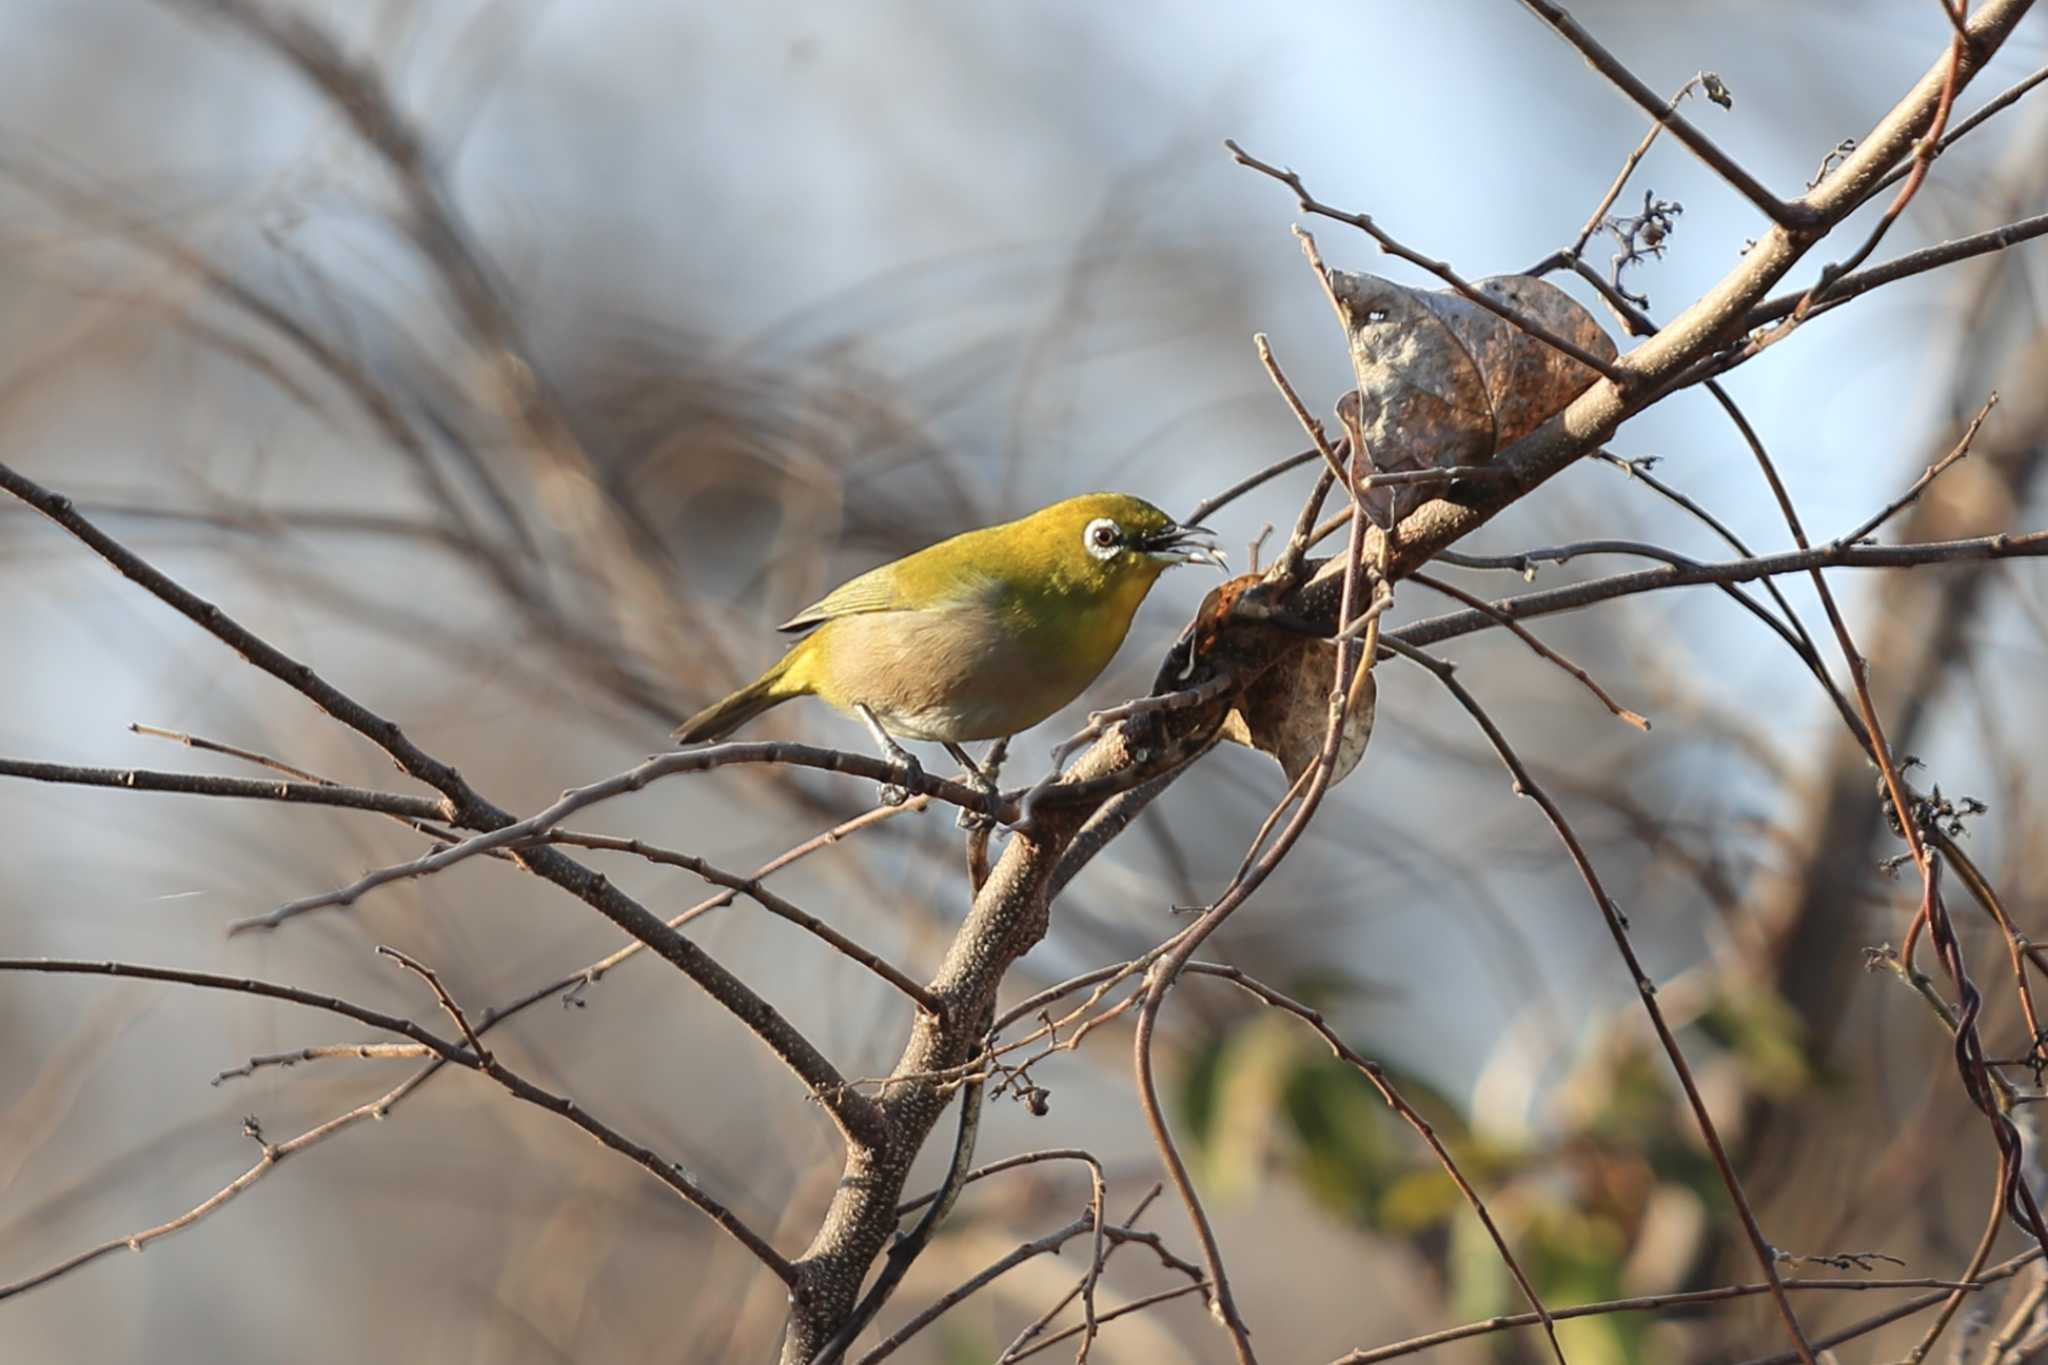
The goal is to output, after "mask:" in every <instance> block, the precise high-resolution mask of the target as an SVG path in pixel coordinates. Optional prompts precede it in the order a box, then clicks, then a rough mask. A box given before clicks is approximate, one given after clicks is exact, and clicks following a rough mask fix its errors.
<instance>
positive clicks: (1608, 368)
mask: <svg viewBox="0 0 2048 1365" xmlns="http://www.w3.org/2000/svg"><path fill="white" fill-rule="evenodd" d="M1223 145H1224V147H1225V148H1227V149H1228V150H1229V152H1230V155H1231V158H1232V159H1233V160H1235V161H1236V162H1237V164H1238V165H1240V166H1247V167H1249V168H1251V169H1252V170H1255V171H1257V172H1259V173H1260V174H1261V175H1267V176H1271V177H1272V178H1273V179H1275V180H1277V181H1279V182H1280V183H1281V184H1283V185H1285V186H1286V187H1287V188H1288V189H1290V190H1292V191H1293V192H1294V197H1295V200H1296V202H1297V203H1298V204H1299V205H1300V208H1301V211H1302V212H1303V213H1314V214H1318V215H1320V216H1322V217H1324V218H1331V219H1334V220H1336V221H1337V222H1340V223H1348V224H1349V225H1350V226H1352V227H1355V228H1357V229H1358V230H1359V231H1360V232H1363V233H1364V234H1365V235H1366V236H1368V237H1370V238H1372V239H1373V240H1374V241H1375V242H1378V243H1379V245H1380V249H1381V250H1382V251H1384V252H1386V253H1387V254H1388V255H1389V256H1398V257H1399V258H1400V259H1402V260H1404V261H1407V262H1408V263H1409V264H1411V265H1417V266H1420V267H1421V268H1422V269H1424V270H1427V271H1428V272H1429V273H1430V274H1432V275H1434V276H1436V277H1437V278H1438V279H1440V280H1442V281H1443V282H1444V283H1445V284H1448V285H1449V286H1450V287H1451V288H1453V289H1455V290H1457V291H1458V293H1459V294H1461V295H1462V296H1464V297H1465V298H1467V299H1470V300H1471V301H1472V302H1473V303H1476V304H1478V305H1479V306H1480V307H1481V308H1484V309H1485V310H1486V311H1487V312H1489V313H1492V314H1493V315H1494V316H1496V317H1498V318H1501V319H1503V320H1504V321H1506V322H1507V323H1508V324H1509V325H1511V326H1513V327H1514V328H1516V329H1517V330H1519V331H1521V332H1523V333H1524V334H1526V335H1528V336H1531V337H1534V338H1535V339H1536V340H1537V341H1540V342H1542V343H1543V344H1544V345H1546V346H1548V347H1550V348H1551V349H1552V350H1555V351H1559V352H1562V353H1563V354H1565V355H1568V356H1570V357H1571V358H1572V359H1573V360H1576V361H1578V362H1579V363H1580V364H1581V365H1584V366H1585V367H1586V368H1588V369H1590V370H1592V371H1593V372H1594V373H1595V374H1598V375H1604V376H1606V377H1607V378H1608V379H1611V380H1613V381H1614V382H1615V383H1617V384H1619V383H1624V382H1626V381H1627V379H1628V375H1627V373H1626V372H1625V371H1624V370H1622V369H1620V368H1618V367H1617V366H1616V365H1615V363H1614V362H1613V361H1611V360H1608V359H1607V358H1605V357H1604V356H1597V355H1595V354H1593V353H1592V352H1591V351H1589V350H1587V349H1586V348H1585V347H1583V346H1581V345H1579V344H1578V343H1577V342H1575V341H1573V340H1571V339H1570V338H1569V337H1563V336H1559V335H1558V334H1557V333H1556V332H1554V331H1552V330H1551V329H1550V328H1548V327H1546V326H1544V325H1543V324H1542V323H1540V322H1538V321H1537V320H1536V319H1534V318H1532V317H1529V316H1527V315H1525V314H1524V313H1522V312H1521V311H1520V310H1519V309H1516V308H1512V307H1509V306H1508V305H1507V304H1505V303H1502V302H1501V301H1500V300H1499V299H1497V298H1494V297H1493V296H1492V295H1490V294H1488V293H1487V292H1486V291H1484V290H1483V289H1480V288H1479V287H1478V286H1476V285H1474V284H1473V283H1472V282H1471V281H1470V280H1467V279H1466V278H1465V277H1464V276H1462V275H1460V274H1459V273H1458V272H1457V271H1455V270H1453V269H1452V268H1451V266H1450V263H1449V262H1448V261H1439V260H1435V259H1433V258H1431V257H1429V256H1425V255H1424V254H1422V253H1421V252H1419V251H1417V250H1415V249H1414V248H1413V247H1410V246H1405V245H1403V244H1402V243H1401V242H1399V241H1397V240H1395V238H1394V237H1392V236H1391V235H1389V234H1388V233H1387V232H1386V231H1384V230H1383V229H1382V228H1381V227H1380V226H1379V224H1377V223H1375V222H1374V221H1373V220H1372V215H1370V214H1365V213H1349V212H1346V211H1345V210H1343V209H1340V208H1334V207H1332V206H1331V205H1329V204H1325V203H1323V202H1322V201H1321V200H1319V199H1317V198H1316V197H1315V196H1314V195H1312V194H1310V193H1309V192H1308V190H1307V189H1306V188H1305V187H1304V186H1303V185H1302V183H1301V176H1300V175H1298V174H1296V173H1295V172H1293V171H1290V170H1286V169H1283V168H1282V167H1279V166H1275V165H1273V164H1272V163H1270V162H1266V161H1261V160H1259V159H1258V158H1257V157H1255V156H1253V155H1252V154H1251V153H1250V152H1247V151H1246V150H1245V149H1244V148H1242V147H1240V146H1238V145H1237V143H1236V142H1235V141H1232V140H1231V139H1229V138H1225V139H1224V142H1223Z"/></svg>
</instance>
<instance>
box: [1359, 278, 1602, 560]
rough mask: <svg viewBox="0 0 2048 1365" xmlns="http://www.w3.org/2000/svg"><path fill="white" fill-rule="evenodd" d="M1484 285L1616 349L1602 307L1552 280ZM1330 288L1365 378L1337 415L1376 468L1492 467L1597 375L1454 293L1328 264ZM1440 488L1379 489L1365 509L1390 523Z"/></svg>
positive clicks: (1586, 342)
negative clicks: (1595, 310) (1597, 309)
mask: <svg viewBox="0 0 2048 1365" xmlns="http://www.w3.org/2000/svg"><path fill="white" fill-rule="evenodd" d="M1475 287H1476V288H1477V289H1478V290H1480V291H1481V292H1482V293H1484V294H1486V295H1487V296H1488V297H1490V298H1493V299H1496V300H1498V301H1499V302H1500V303H1502V304H1504V305H1505V306H1507V307H1508V308H1510V309H1512V310H1514V311H1515V312H1516V313H1518V314H1520V315H1521V316H1524V317H1527V318H1529V319H1531V320H1533V321H1535V322H1538V323H1541V324H1542V325H1543V326H1544V327H1546V328H1548V329H1549V330H1550V331H1551V332H1553V333H1555V334H1557V335H1558V336H1561V337H1563V338H1565V339H1566V340H1568V341H1571V342H1572V343H1574V344H1576V345H1577V346H1579V347H1581V348H1582V349H1584V350H1586V351H1588V352H1590V353H1592V354H1594V355H1597V356H1600V357H1601V358H1603V359H1607V360H1612V359H1613V358H1614V357H1615V355H1616V351H1615V347H1614V342H1613V339H1612V338H1610V337H1609V336H1608V335H1607V333H1606V331H1605V330H1604V329H1602V328H1601V326H1600V324H1599V323H1598V322H1597V321H1595V320H1594V318H1593V315H1592V314H1591V313H1589V312H1587V311H1586V310H1585V308H1584V307H1582V306H1581V305H1580V304H1579V303H1578V301H1577V300H1575V299H1573V298H1572V297H1571V296H1570V295H1569V294H1566V293H1565V292H1564V291H1563V290H1561V289H1559V288H1558V287H1557V286H1555V285H1553V284H1550V283H1548V282H1547V281H1544V280H1539V279H1536V278H1534V277H1533V276H1528V275H1497V276H1494V277H1493V278H1491V279H1484V280H1480V281H1478V282H1477V284H1476V286H1475ZM1330 289H1331V294H1332V296H1333V297H1334V298H1335V300H1336V303H1337V309H1338V313H1339V315H1340V316H1341V317H1342V319H1343V322H1344V331H1345V334H1346V336H1347V337H1349V339H1350V343H1351V361H1352V366H1353V368H1354V370H1355V371H1356V373H1357V378H1358V388H1357V389H1356V390H1354V391H1353V392H1351V393H1347V394H1345V395H1344V397H1343V399H1342V400H1340V401H1339V403H1338V404H1337V412H1338V416H1339V418H1340V419H1341V420H1342V421H1343V423H1344V426H1345V429H1346V430H1348V431H1351V432H1354V433H1355V434H1356V435H1357V437H1358V438H1359V439H1360V441H1361V442H1362V444H1363V448H1364V455H1365V460H1366V462H1367V467H1368V468H1369V469H1370V470H1371V471H1372V472H1375V473H1392V472H1395V471H1399V470H1413V469H1432V468H1451V467H1454V466H1458V465H1479V464H1484V463H1486V462H1487V461H1488V460H1489V459H1491V458H1492V457H1493V455H1494V453H1495V452H1496V451H1498V450H1500V449H1501V448H1502V447H1504V446H1507V445H1510V444H1512V443H1513V442H1514V441H1516V440H1518V439H1520V438H1521V437H1523V436H1526V435H1527V434H1528V433H1529V432H1531V431H1533V430H1535V428H1536V427H1538V426H1540V425H1542V423H1543V422H1544V421H1545V420H1547V419H1548V418H1549V417H1551V416H1552V415H1553V414H1554V413H1556V412H1558V411H1560V410H1561V409H1562V408H1564V406H1565V405H1566V404H1568V403H1570V402H1571V401H1572V399H1574V398H1576V397H1578V396H1579V394H1581V393H1583V392H1584V391H1585V390H1586V388H1587V386H1588V385H1590V384H1591V383H1592V382H1593V381H1594V380H1595V379H1597V378H1599V376H1598V375H1597V374H1596V373H1595V372H1594V371H1593V370H1592V369H1591V368H1589V367H1588V366H1586V365H1585V364H1583V363H1581V362H1579V361H1577V360H1574V359H1572V358H1571V357H1570V356H1568V355H1566V354H1564V353H1563V352H1562V351H1559V350H1557V349H1556V348H1554V347H1552V346H1550V345H1548V344H1547V343H1545V342H1542V341H1538V340H1537V339H1536V338H1534V337H1532V336H1530V335H1529V334H1528V333H1527V332H1524V331H1522V330H1521V329H1520V328H1518V327H1516V326H1515V325H1514V324H1513V323H1511V322H1509V321H1508V320H1507V319H1506V318H1503V317H1501V316H1499V315H1498V314H1496V313H1492V312H1489V311H1488V310H1486V309H1484V308H1482V307H1480V306H1479V305H1478V304H1476V303H1474V302H1473V301H1472V300H1470V299H1468V298H1466V297H1465V296H1464V295H1462V294H1459V293H1456V292H1455V291H1451V290H1437V291H1428V290H1420V289H1410V288H1408V287H1406V286H1405V285H1399V284H1396V283H1394V282H1393V281H1392V280H1384V279H1381V278H1379V277H1378V276H1376V275H1351V274H1346V273H1344V272H1343V271H1331V272H1330ZM1434 494H1435V490H1433V489H1428V488H1421V487H1407V488H1387V489H1374V490H1372V491H1371V492H1370V493H1369V494H1368V495H1367V505H1368V506H1369V508H1370V509H1371V511H1372V512H1373V515H1374V517H1375V518H1376V519H1378V520H1381V521H1384V520H1386V519H1387V518H1388V517H1389V516H1399V515H1402V514H1404V513H1406V512H1407V510H1408V509H1409V508H1411V507H1414V506H1416V505H1418V504H1420V503H1421V502H1423V501H1426V500H1427V499H1428V498H1430V497H1432V496H1434Z"/></svg>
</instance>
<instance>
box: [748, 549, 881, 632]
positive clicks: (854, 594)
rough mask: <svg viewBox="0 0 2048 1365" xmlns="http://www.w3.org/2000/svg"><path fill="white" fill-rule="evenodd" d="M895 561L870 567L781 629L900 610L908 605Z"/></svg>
mask: <svg viewBox="0 0 2048 1365" xmlns="http://www.w3.org/2000/svg"><path fill="white" fill-rule="evenodd" d="M896 568H897V565H894V564H884V565H883V566H882V567H881V568H879V569H870V570H868V571H867V572H866V573H864V574H862V575H861V576H860V577H858V578H849V579H848V580H847V581H846V582H844V583H841V584H840V585H839V586H838V587H836V588H834V589H833V590H832V591H831V592H829V593H827V594H825V596H824V597H823V598H822V599H820V600H819V601H817V602H813V603H812V604H811V605H810V606H808V607H805V608H804V609H803V610H802V611H800V612H798V613H797V614H796V615H794V616H792V617H790V618H789V619H788V620H787V621H784V622H783V623H782V624H781V625H780V626H778V627H777V629H778V630H787V631H799V630H809V629H810V628H811V627H812V626H818V625H823V624H824V623H825V622H827V621H829V620H831V619H832V618H833V617H835V616H857V615H859V614H860V613H862V612H868V611H899V610H902V609H903V608H905V607H908V606H909V605H910V603H909V602H908V601H907V600H905V598H904V595H903V590H902V588H901V587H900V585H899V582H898V579H899V575H898V574H896V573H895V572H892V571H893V570H895V569H896Z"/></svg>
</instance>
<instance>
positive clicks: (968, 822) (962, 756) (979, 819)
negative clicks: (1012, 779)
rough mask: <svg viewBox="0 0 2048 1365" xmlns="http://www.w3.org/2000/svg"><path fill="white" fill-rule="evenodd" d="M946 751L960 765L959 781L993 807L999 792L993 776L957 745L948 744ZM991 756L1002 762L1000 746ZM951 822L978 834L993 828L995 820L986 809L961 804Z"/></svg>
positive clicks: (996, 761) (997, 761)
mask: <svg viewBox="0 0 2048 1365" xmlns="http://www.w3.org/2000/svg"><path fill="white" fill-rule="evenodd" d="M946 752H947V753H949V754H951V755H952V756H953V760H954V761H955V762H956V763H958V764H959V765H960V781H961V783H962V785H964V786H966V787H967V788H968V789H969V790H971V791H972V792H973V793H974V794H975V795H976V796H978V797H980V798H981V799H982V801H983V802H984V803H986V804H987V805H989V806H990V807H993V806H994V805H995V804H996V798H997V797H998V796H999V795H1000V794H1001V792H1000V789H999V788H998V787H997V786H996V782H995V778H993V777H991V776H990V775H989V774H988V773H987V772H986V771H984V770H983V768H982V767H981V765H980V764H978V763H976V762H975V761H974V759H973V757H972V756H971V755H970V754H969V753H968V752H967V751H966V750H965V749H963V748H961V747H960V746H959V745H957V744H948V745H947V746H946ZM991 757H992V758H993V759H994V761H995V763H997V764H1000V763H1001V762H1002V748H1001V747H1000V746H998V748H997V749H995V750H993V751H992V752H991ZM953 823H954V824H956V825H958V826H959V827H960V828H961V829H964V830H966V831H967V832H968V833H969V834H979V833H980V832H981V831H983V830H986V829H994V828H995V825H996V820H995V817H994V816H993V815H990V814H989V813H988V812H987V811H981V810H975V809H974V808H973V807H971V806H962V807H961V808H960V813H959V814H958V815H957V816H955V817H954V818H953Z"/></svg>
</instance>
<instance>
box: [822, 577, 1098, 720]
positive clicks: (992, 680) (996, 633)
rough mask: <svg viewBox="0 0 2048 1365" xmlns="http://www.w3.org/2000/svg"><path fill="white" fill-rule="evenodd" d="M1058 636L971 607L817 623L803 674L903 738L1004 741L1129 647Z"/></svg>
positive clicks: (831, 698)
mask: <svg viewBox="0 0 2048 1365" xmlns="http://www.w3.org/2000/svg"><path fill="white" fill-rule="evenodd" d="M1053 634H1054V632H1049V631H1046V630H1032V629H1026V630H1018V629H1017V628H1016V625H1015V623H1014V622H1010V623H1007V625H1006V623H1004V622H1003V621H1002V620H1001V619H1000V618H998V617H997V616H996V615H995V614H994V613H991V612H986V611H979V610H972V609H969V610H960V611H945V612H937V611H882V612H868V613H864V614H861V615H857V616H842V617H839V618H837V619H835V620H831V621H827V622H826V623H825V624H824V625H823V626H821V627H819V629H818V632H817V633H816V634H815V635H813V636H812V637H811V639H810V641H808V642H807V643H809V644H811V645H812V648H811V649H810V650H808V651H806V652H807V653H808V654H809V656H810V657H809V658H808V659H807V660H806V661H805V668H804V672H805V674H806V680H807V681H809V682H810V684H811V685H812V687H813V688H814V689H815V690H816V692H817V694H818V695H819V696H820V697H822V698H824V700H826V701H827V702H829V703H831V704H832V705H833V706H835V707H838V708H839V709H840V710H842V711H847V712H851V711H852V710H853V708H854V707H855V706H866V707H867V708H868V709H869V710H871V711H873V712H874V713H875V716H876V718H877V719H878V720H880V721H881V722H882V727H883V728H884V729H886V730H888V731H889V732H890V733H891V734H894V735H898V736H900V737H902V738H904V739H918V740H934V741H943V740H950V741H952V742H953V743H956V744H958V743H964V742H966V741H969V740H985V739H1000V738H1001V737H1003V736H1004V735H1014V734H1017V733H1018V732H1020V731H1023V730H1028V729H1030V728H1031V727H1032V726H1034V725H1036V724H1038V723H1039V722H1040V721H1042V720H1044V719H1045V718H1046V717H1047V716H1050V715H1051V714H1052V713H1053V712H1055V711H1057V710H1059V709H1060V708H1061V707H1062V706H1065V705H1066V704H1067V703H1068V702H1070V701H1072V700H1073V699H1074V698H1075V697H1077V696H1079V695H1080V694H1081V691H1082V689H1084V688H1085V687H1087V685H1088V684H1089V682H1090V681H1091V680H1093V679H1094V677H1095V675H1096V674H1097V673H1099V672H1101V671H1102V668H1103V666H1104V665H1105V664H1107V663H1108V661H1109V657H1110V656H1111V655H1113V654H1114V653H1115V652H1116V648H1117V646H1118V645H1120V644H1121V643H1122V642H1123V631H1122V630H1115V631H1114V633H1113V636H1112V637H1111V638H1106V639H1104V638H1101V636H1100V634H1099V633H1095V634H1096V635H1097V638H1096V639H1093V640H1088V641H1085V642H1078V643H1079V646H1080V647H1076V645H1077V642H1076V641H1075V640H1074V639H1073V638H1072V636H1071V634H1070V633H1068V632H1058V634H1061V635H1066V636H1067V638H1065V639H1054V638H1051V636H1052V635H1053Z"/></svg>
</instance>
